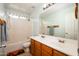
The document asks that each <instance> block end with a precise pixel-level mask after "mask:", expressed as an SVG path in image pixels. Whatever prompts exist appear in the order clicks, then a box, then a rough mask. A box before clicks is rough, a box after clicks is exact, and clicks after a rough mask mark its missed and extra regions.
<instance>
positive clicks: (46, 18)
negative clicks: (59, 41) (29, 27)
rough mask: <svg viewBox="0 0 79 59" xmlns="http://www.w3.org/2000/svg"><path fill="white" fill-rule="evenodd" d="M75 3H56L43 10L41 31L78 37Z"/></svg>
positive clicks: (65, 36) (60, 35) (64, 36)
mask: <svg viewBox="0 0 79 59" xmlns="http://www.w3.org/2000/svg"><path fill="white" fill-rule="evenodd" d="M75 7H76V5H75V3H64V4H62V3H61V4H60V3H56V4H53V5H52V6H50V7H48V8H46V9H44V10H43V12H42V14H41V16H40V19H41V33H42V34H47V35H52V36H57V37H63V38H68V39H77V32H78V19H77V18H76V17H75Z"/></svg>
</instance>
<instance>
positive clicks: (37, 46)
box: [35, 41, 41, 56]
mask: <svg viewBox="0 0 79 59" xmlns="http://www.w3.org/2000/svg"><path fill="white" fill-rule="evenodd" d="M35 56H41V43H40V42H37V41H35Z"/></svg>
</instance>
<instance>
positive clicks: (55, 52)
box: [53, 50, 66, 56]
mask: <svg viewBox="0 0 79 59" xmlns="http://www.w3.org/2000/svg"><path fill="white" fill-rule="evenodd" d="M53 56H66V55H65V54H64V53H61V52H59V51H57V50H54V51H53Z"/></svg>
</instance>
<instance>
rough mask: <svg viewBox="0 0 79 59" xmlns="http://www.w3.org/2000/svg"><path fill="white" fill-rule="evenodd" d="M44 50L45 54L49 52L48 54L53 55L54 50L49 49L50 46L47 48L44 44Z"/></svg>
mask: <svg viewBox="0 0 79 59" xmlns="http://www.w3.org/2000/svg"><path fill="white" fill-rule="evenodd" d="M42 50H44V51H45V52H47V53H49V54H50V55H52V52H53V51H52V50H53V49H52V48H50V47H48V46H46V45H44V44H42Z"/></svg>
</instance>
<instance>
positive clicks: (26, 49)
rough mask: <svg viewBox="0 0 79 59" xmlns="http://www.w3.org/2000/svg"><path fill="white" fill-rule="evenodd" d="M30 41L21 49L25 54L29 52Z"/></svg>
mask: <svg viewBox="0 0 79 59" xmlns="http://www.w3.org/2000/svg"><path fill="white" fill-rule="evenodd" d="M30 44H31V43H30V41H27V42H25V43H23V49H24V50H25V51H26V52H29V47H30Z"/></svg>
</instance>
